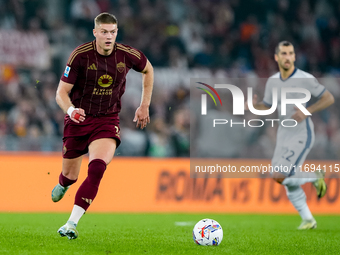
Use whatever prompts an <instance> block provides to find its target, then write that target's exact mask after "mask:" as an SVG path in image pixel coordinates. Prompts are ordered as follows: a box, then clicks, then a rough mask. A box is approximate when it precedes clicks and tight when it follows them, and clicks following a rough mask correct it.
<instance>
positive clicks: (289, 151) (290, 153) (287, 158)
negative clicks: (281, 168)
mask: <svg viewBox="0 0 340 255" xmlns="http://www.w3.org/2000/svg"><path fill="white" fill-rule="evenodd" d="M285 150H286V151H285V153H284V154H283V156H282V158H284V159H286V160H287V161H289V162H290V158H291V157H293V156H294V155H295V152H294V151H292V150H288V149H287V148H285ZM287 154H288V155H287Z"/></svg>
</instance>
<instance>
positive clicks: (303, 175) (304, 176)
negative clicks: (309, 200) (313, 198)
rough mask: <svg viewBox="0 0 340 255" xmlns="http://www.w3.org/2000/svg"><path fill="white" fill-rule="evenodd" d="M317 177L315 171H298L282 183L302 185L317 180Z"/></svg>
mask: <svg viewBox="0 0 340 255" xmlns="http://www.w3.org/2000/svg"><path fill="white" fill-rule="evenodd" d="M317 179H318V177H317V176H316V174H315V173H314V172H299V171H297V172H296V173H295V175H293V176H291V177H287V178H285V179H284V180H283V182H282V184H283V185H288V186H300V185H303V184H305V183H307V182H315V181H316V180H317Z"/></svg>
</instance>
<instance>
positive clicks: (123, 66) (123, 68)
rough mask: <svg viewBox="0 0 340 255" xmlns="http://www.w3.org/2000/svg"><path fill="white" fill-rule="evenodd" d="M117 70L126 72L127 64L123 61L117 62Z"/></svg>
mask: <svg viewBox="0 0 340 255" xmlns="http://www.w3.org/2000/svg"><path fill="white" fill-rule="evenodd" d="M117 70H118V72H120V73H122V72H124V70H125V64H124V63H123V62H119V63H118V64H117Z"/></svg>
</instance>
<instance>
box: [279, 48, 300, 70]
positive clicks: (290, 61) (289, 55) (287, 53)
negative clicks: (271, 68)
mask: <svg viewBox="0 0 340 255" xmlns="http://www.w3.org/2000/svg"><path fill="white" fill-rule="evenodd" d="M279 49H280V51H279V53H278V54H275V61H276V62H277V63H278V65H279V67H280V68H282V69H283V70H285V71H288V70H289V69H291V68H292V67H293V66H294V62H295V52H294V47H293V46H292V45H290V46H280V48H279Z"/></svg>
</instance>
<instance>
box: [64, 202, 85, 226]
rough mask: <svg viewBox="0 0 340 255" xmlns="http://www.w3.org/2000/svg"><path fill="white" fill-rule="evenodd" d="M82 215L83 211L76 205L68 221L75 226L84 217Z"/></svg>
mask: <svg viewBox="0 0 340 255" xmlns="http://www.w3.org/2000/svg"><path fill="white" fill-rule="evenodd" d="M84 213H85V209H84V208H81V207H80V206H78V205H74V206H73V210H72V213H71V216H70V218H69V219H68V220H69V221H73V222H74V223H75V224H78V221H79V220H80V218H81V217H82V216H83V215H84Z"/></svg>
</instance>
